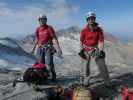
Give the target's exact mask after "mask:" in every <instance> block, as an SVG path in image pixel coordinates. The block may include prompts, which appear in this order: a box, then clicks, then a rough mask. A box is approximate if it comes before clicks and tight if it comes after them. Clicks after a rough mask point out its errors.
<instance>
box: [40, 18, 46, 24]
mask: <svg viewBox="0 0 133 100" xmlns="http://www.w3.org/2000/svg"><path fill="white" fill-rule="evenodd" d="M46 23H47V18H40V19H39V24H40V25H46Z"/></svg>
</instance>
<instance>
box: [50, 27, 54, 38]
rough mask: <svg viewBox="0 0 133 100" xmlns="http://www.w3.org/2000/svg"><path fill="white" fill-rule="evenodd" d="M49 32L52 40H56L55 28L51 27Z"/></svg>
mask: <svg viewBox="0 0 133 100" xmlns="http://www.w3.org/2000/svg"><path fill="white" fill-rule="evenodd" d="M49 31H50V36H51V37H52V38H54V37H55V30H54V28H53V27H52V26H50V29H49Z"/></svg>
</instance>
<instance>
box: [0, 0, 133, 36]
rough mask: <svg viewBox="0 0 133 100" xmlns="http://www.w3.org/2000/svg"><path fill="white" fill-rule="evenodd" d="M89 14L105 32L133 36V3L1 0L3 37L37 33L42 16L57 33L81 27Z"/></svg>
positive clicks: (131, 0)
mask: <svg viewBox="0 0 133 100" xmlns="http://www.w3.org/2000/svg"><path fill="white" fill-rule="evenodd" d="M88 11H94V12H95V13H96V15H97V22H98V23H99V24H100V26H101V27H102V28H103V30H104V31H105V32H108V33H111V34H113V35H115V36H117V37H127V38H131V37H133V28H132V26H133V0H0V37H5V36H8V37H21V36H25V35H28V34H31V33H34V32H35V29H36V27H37V26H38V21H37V18H38V16H39V15H40V14H46V15H47V17H48V24H50V25H52V26H53V27H54V29H55V30H59V29H63V28H67V27H70V26H73V25H76V26H79V27H81V28H82V27H84V25H85V24H86V20H85V14H86V13H87V12H88Z"/></svg>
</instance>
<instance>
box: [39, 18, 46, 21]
mask: <svg viewBox="0 0 133 100" xmlns="http://www.w3.org/2000/svg"><path fill="white" fill-rule="evenodd" d="M46 20H47V18H40V19H39V21H46Z"/></svg>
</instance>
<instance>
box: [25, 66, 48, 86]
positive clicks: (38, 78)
mask: <svg viewBox="0 0 133 100" xmlns="http://www.w3.org/2000/svg"><path fill="white" fill-rule="evenodd" d="M48 76H49V72H48V70H47V68H46V67H41V68H40V67H38V66H37V67H36V66H33V67H31V68H28V69H27V70H26V71H25V73H24V76H23V79H24V81H25V82H28V83H35V84H41V83H42V82H44V81H45V80H46V79H47V78H48Z"/></svg>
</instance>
